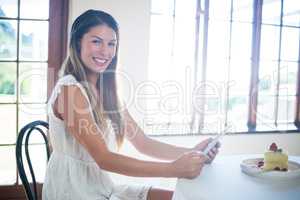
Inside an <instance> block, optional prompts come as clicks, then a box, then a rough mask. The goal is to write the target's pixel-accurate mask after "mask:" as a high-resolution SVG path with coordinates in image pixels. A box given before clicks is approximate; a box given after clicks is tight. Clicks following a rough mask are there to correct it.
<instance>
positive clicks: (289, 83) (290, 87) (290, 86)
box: [279, 62, 298, 96]
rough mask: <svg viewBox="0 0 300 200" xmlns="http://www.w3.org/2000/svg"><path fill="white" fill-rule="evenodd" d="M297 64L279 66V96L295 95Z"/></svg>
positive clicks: (289, 63)
mask: <svg viewBox="0 0 300 200" xmlns="http://www.w3.org/2000/svg"><path fill="white" fill-rule="evenodd" d="M297 71H298V63H297V62H282V63H281V65H280V87H279V94H280V95H284V96H286V95H296V86H297Z"/></svg>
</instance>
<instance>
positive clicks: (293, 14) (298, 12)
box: [283, 0, 300, 26]
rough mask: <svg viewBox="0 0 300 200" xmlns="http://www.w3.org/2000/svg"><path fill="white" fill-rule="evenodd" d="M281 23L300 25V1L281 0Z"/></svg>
mask: <svg viewBox="0 0 300 200" xmlns="http://www.w3.org/2000/svg"><path fill="white" fill-rule="evenodd" d="M283 24H284V25H291V26H300V2H299V1H298V0H284V1H283Z"/></svg>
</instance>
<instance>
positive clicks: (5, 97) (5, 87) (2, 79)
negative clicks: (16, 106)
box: [0, 62, 17, 103]
mask: <svg viewBox="0 0 300 200" xmlns="http://www.w3.org/2000/svg"><path fill="white" fill-rule="evenodd" d="M16 77H17V72H16V63H6V62H0V102H1V103H8V102H15V101H16Z"/></svg>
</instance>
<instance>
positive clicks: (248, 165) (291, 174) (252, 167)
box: [240, 158, 300, 180]
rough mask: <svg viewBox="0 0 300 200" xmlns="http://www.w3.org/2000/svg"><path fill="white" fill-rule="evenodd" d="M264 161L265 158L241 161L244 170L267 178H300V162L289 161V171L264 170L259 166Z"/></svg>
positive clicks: (252, 174)
mask: <svg viewBox="0 0 300 200" xmlns="http://www.w3.org/2000/svg"><path fill="white" fill-rule="evenodd" d="M259 161H263V158H252V159H246V160H243V161H242V163H241V165H240V166H241V169H242V172H244V173H246V174H248V175H250V176H256V177H260V178H265V179H278V180H290V179H295V178H300V164H299V163H297V162H294V161H290V160H289V161H288V171H263V170H262V169H261V168H259V167H257V163H258V162H259Z"/></svg>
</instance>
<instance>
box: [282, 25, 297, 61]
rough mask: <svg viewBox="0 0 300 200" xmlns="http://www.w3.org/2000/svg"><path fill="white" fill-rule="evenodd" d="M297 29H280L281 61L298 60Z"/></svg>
mask: <svg viewBox="0 0 300 200" xmlns="http://www.w3.org/2000/svg"><path fill="white" fill-rule="evenodd" d="M299 31H300V29H299V28H289V27H282V41H281V59H282V60H286V61H298V59H299V37H300V32H299Z"/></svg>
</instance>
